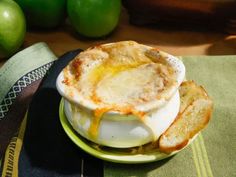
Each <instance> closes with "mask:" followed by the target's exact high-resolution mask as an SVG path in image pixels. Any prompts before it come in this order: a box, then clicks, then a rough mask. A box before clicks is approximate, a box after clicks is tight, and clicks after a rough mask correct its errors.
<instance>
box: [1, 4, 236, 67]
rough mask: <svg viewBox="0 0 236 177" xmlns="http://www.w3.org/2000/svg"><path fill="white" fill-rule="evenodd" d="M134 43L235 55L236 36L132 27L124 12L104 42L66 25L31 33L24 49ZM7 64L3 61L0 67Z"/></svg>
mask: <svg viewBox="0 0 236 177" xmlns="http://www.w3.org/2000/svg"><path fill="white" fill-rule="evenodd" d="M121 40H135V41H137V42H140V43H144V44H148V45H152V46H156V47H158V48H159V49H161V50H164V51H166V52H168V53H171V54H173V55H236V35H228V34H224V33H219V32H211V31H196V30H195V31H194V29H193V30H176V29H175V30H171V27H170V29H159V28H158V27H140V26H134V25H131V24H129V18H128V14H127V12H126V11H125V10H124V9H123V10H122V13H121V18H120V22H119V25H118V27H117V28H116V30H115V31H114V32H113V33H112V34H110V35H109V36H107V37H104V38H102V39H96V40H95V39H87V38H83V37H81V36H78V35H76V34H75V32H74V31H73V30H72V28H71V26H70V25H68V24H65V25H63V26H61V27H59V28H58V29H55V30H51V31H42V30H41V31H28V32H27V33H26V37H25V42H24V45H23V48H25V47H28V46H30V45H32V44H34V43H37V42H41V41H43V42H46V43H47V44H48V45H49V47H50V48H51V49H52V51H53V52H54V53H55V54H56V55H57V56H60V55H62V54H63V53H65V52H67V51H69V50H73V49H77V48H82V49H86V48H88V47H89V46H93V45H96V44H100V43H107V42H114V41H121ZM5 61H6V60H4V61H0V66H1V65H3V63H4V62H5Z"/></svg>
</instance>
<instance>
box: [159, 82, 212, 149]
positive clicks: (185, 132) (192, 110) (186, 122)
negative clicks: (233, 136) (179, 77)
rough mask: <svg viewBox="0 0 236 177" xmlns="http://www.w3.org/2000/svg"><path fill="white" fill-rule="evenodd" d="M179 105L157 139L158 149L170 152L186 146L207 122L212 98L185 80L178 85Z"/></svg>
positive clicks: (200, 88) (210, 112)
mask: <svg viewBox="0 0 236 177" xmlns="http://www.w3.org/2000/svg"><path fill="white" fill-rule="evenodd" d="M180 99H181V107H180V112H179V115H178V116H177V118H176V120H175V121H174V122H173V123H172V125H171V126H170V127H169V128H168V129H167V131H166V132H165V133H163V134H162V136H161V137H160V139H159V149H160V151H162V152H165V153H170V152H173V151H176V150H179V149H182V148H183V147H184V146H186V145H187V144H188V142H189V140H190V139H191V138H193V137H194V136H195V135H196V134H197V133H198V132H199V131H201V130H202V129H203V128H204V127H206V125H207V124H208V122H209V120H210V117H211V114H212V110H213V103H212V100H211V99H210V98H209V96H208V95H207V93H206V91H205V89H204V88H203V87H202V86H198V85H196V84H195V83H194V82H193V81H186V82H184V83H183V84H182V85H181V87H180Z"/></svg>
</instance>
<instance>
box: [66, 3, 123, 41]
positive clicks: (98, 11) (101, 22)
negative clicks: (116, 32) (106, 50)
mask: <svg viewBox="0 0 236 177" xmlns="http://www.w3.org/2000/svg"><path fill="white" fill-rule="evenodd" d="M120 10H121V1H120V0H68V1H67V12H68V16H69V19H70V22H71V23H72V25H73V26H74V28H75V29H76V31H77V32H79V33H80V34H82V35H84V36H87V37H102V36H105V35H107V34H109V33H110V32H111V31H113V29H114V28H115V27H116V26H117V24H118V21H119V16H120Z"/></svg>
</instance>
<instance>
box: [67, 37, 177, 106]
mask: <svg viewBox="0 0 236 177" xmlns="http://www.w3.org/2000/svg"><path fill="white" fill-rule="evenodd" d="M151 50H153V49H152V48H150V47H147V46H144V45H141V44H138V43H136V42H133V41H125V42H118V43H113V44H109V45H100V46H96V47H93V48H89V49H88V50H86V51H84V52H82V53H80V54H79V55H78V56H77V57H76V58H75V59H74V60H73V61H72V62H71V63H70V64H69V65H68V66H67V68H66V69H65V70H64V78H65V83H67V86H68V90H69V89H70V88H72V89H73V91H75V90H74V88H76V92H78V93H79V95H81V96H82V97H83V98H84V99H86V100H89V101H90V102H92V103H93V104H96V105H97V107H98V108H100V109H101V108H104V107H109V110H113V109H114V110H117V108H119V109H120V108H121V107H127V106H129V107H132V106H133V107H135V106H137V105H142V104H146V103H148V102H152V101H155V100H158V99H161V98H166V99H169V98H170V97H171V96H172V95H168V92H169V90H170V89H171V88H172V87H173V86H175V85H176V76H175V73H174V70H173V68H172V67H170V66H169V65H168V64H166V63H164V64H163V60H164V58H163V57H162V56H159V57H156V58H155V59H154V58H153V57H152V56H150V55H149V53H150V51H151ZM68 93H70V92H69V91H68Z"/></svg>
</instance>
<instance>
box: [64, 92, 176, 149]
mask: <svg viewBox="0 0 236 177" xmlns="http://www.w3.org/2000/svg"><path fill="white" fill-rule="evenodd" d="M64 105H65V106H64V110H65V114H66V117H67V119H68V120H69V122H70V124H71V125H72V127H73V128H74V129H75V130H76V131H77V132H78V133H79V134H80V135H82V136H83V137H85V138H87V139H89V140H91V141H93V142H95V143H97V144H100V145H104V146H109V147H117V148H128V147H134V146H140V145H143V144H146V143H148V142H151V141H152V140H153V139H157V138H158V137H159V136H160V135H161V134H162V133H164V132H165V130H166V129H167V128H168V127H169V126H170V124H171V123H172V122H173V121H174V120H175V118H176V115H177V114H178V112H179V106H180V100H179V92H178V91H177V92H176V94H175V95H174V96H173V97H172V98H171V100H170V101H169V102H168V103H167V105H165V106H164V107H162V108H160V109H157V110H155V111H153V112H151V113H150V114H149V115H148V116H147V117H146V125H145V124H144V123H142V122H141V121H140V120H139V118H137V117H135V116H134V115H129V116H127V115H119V114H114V113H106V114H105V115H104V116H103V118H102V119H101V122H100V126H99V130H98V136H97V137H96V138H93V137H91V136H90V135H89V133H88V129H89V127H90V125H91V122H92V118H93V116H92V115H93V113H92V111H89V110H86V108H82V107H78V106H74V105H72V104H71V103H70V102H68V101H67V100H65V104H64ZM150 127H151V128H150ZM154 136H155V137H154Z"/></svg>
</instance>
